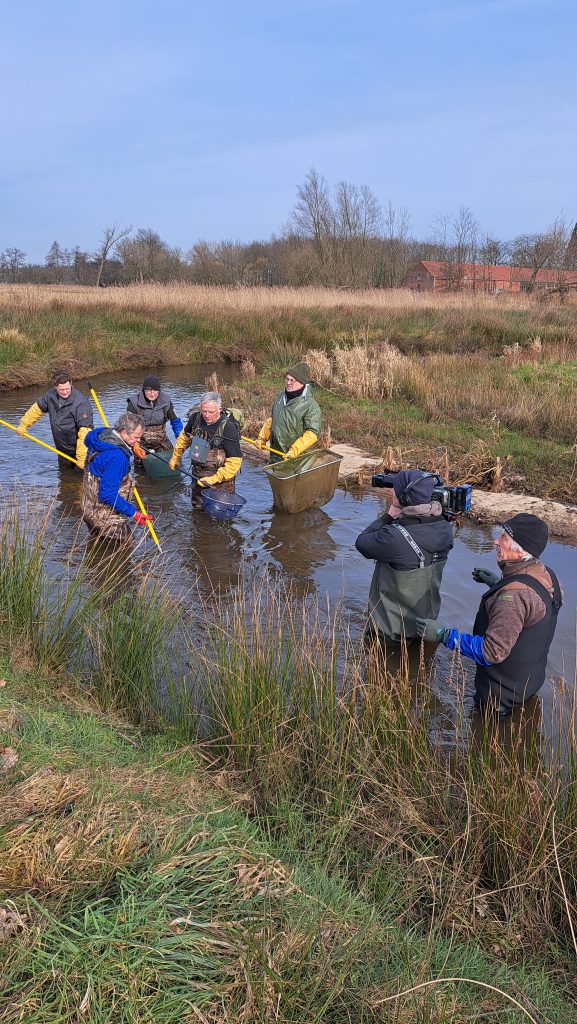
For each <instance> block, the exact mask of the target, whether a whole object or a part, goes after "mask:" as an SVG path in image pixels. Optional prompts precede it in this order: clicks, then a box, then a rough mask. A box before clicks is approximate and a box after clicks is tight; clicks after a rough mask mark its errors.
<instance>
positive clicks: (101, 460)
mask: <svg viewBox="0 0 577 1024" xmlns="http://www.w3.org/2000/svg"><path fill="white" fill-rule="evenodd" d="M143 432H144V420H143V419H142V416H137V415H136V414H134V413H130V412H127V413H124V415H123V416H120V417H119V418H118V419H117V421H116V423H115V424H114V426H113V427H112V428H110V427H99V428H98V430H91V431H90V433H89V434H87V435H86V438H85V443H86V449H87V456H86V466H85V469H84V486H83V493H82V517H83V519H84V522H85V523H86V524H87V526H88V527H89V528H90V529H91V530H93V531H95V532H96V533H99V534H100V535H101V536H102V537H105V538H106V539H107V540H113V541H124V540H126V539H127V537H128V536H129V535H130V527H129V525H128V523H129V521H130V520H131V519H132V520H134V522H136V523H138V524H139V526H144V525H145V524H146V523H147V522H152V516H148V515H144V514H143V513H142V512H139V511H138V509H137V508H136V507H135V506H134V505H133V504H132V502H131V499H132V495H133V492H134V481H133V479H132V476H131V473H130V466H131V458H132V456H133V455H137V456H138V457H139V458H145V456H146V452H145V451H144V449H142V448H141V447H140V445H139V441H140V439H141V437H142V434H143Z"/></svg>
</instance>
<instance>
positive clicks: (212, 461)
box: [191, 448, 235, 504]
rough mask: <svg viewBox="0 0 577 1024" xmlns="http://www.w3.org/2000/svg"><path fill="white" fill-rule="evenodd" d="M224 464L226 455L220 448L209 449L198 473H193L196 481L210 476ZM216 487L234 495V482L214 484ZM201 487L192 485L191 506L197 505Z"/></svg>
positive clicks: (227, 481) (226, 481)
mask: <svg viewBox="0 0 577 1024" xmlns="http://www.w3.org/2000/svg"><path fill="white" fill-rule="evenodd" d="M225 462H226V455H225V454H224V451H223V449H222V448H211V449H210V451H209V453H208V458H207V460H206V462H205V464H204V466H203V467H202V469H201V470H200V472H199V473H195V476H196V478H197V480H201V479H202V477H203V476H212V475H213V474H214V473H215V472H216V470H217V469H220V467H221V466H224V464H225ZM215 486H216V487H219V488H221V489H222V490H223V491H231V492H232V493H234V489H235V487H234V480H223V481H222V483H220V484H216V485H215ZM201 491H202V487H199V486H198V484H197V483H196V482H195V483H193V485H192V493H191V498H192V502H193V504H197V503H198V502H199V501H200V492H201Z"/></svg>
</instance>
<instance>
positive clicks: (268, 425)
mask: <svg viewBox="0 0 577 1024" xmlns="http://www.w3.org/2000/svg"><path fill="white" fill-rule="evenodd" d="M271 430H272V416H269V418H268V420H265V421H264V423H263V425H262V427H261V428H260V430H259V432H258V436H257V441H258V447H259V448H260V449H261V451H262V446H263V445H265V444H268V442H269V441H270V432H271Z"/></svg>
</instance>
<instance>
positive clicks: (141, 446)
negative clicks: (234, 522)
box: [17, 362, 562, 715]
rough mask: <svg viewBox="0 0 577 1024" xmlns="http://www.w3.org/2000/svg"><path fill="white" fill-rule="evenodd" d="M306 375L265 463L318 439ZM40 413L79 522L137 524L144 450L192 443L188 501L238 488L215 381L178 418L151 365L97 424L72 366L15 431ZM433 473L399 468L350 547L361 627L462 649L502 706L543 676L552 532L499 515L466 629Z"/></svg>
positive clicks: (270, 434) (482, 689) (230, 429)
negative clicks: (451, 616)
mask: <svg viewBox="0 0 577 1024" xmlns="http://www.w3.org/2000/svg"><path fill="white" fill-rule="evenodd" d="M310 383H311V382H310V371H309V367H308V366H307V364H306V363H304V362H299V363H296V364H295V365H294V366H292V367H290V368H289V369H288V370H287V371H286V374H285V386H284V389H283V390H282V391H281V392H280V393H279V394H278V395H277V396H276V398H275V400H274V403H273V407H272V412H271V416H270V417H269V418H268V419H267V420H265V422H264V423H263V425H262V427H261V429H260V432H259V435H258V439H257V440H256V442H255V443H256V445H257V447H259V448H261V449H263V450H264V449H275V450H276V452H277V454H275V453H274V452H270V458H271V460H273V461H275V460H277V459H280V458H283V456H284V457H286V458H296V457H298V456H299V455H302V454H303V452H305V451H307V449H309V448H310V447H311V446H312V445H314V444H315V443H316V441H317V440H318V438H319V435H320V433H321V410H320V408H319V406H318V404H317V402H316V401H315V399H314V397H313V395H312V393H311V386H310ZM45 413H47V414H48V415H49V417H50V424H51V428H52V434H53V437H54V442H55V445H56V447H57V449H58V450H59V451H60V452H62V454H63V455H65V456H66V457H67V458H68V459H70V458H72V459H73V460H74V461H75V462H76V465H77V467H78V468H79V469H82V470H83V471H84V487H83V504H82V510H83V517H84V520H85V522H86V523H87V525H88V526H89V527H90V529H91V530H92V531H94V532H96V533H98V534H99V535H101V536H103V537H105V538H107V539H110V540H113V541H124V540H125V539H126V538H127V537H128V536H129V534H130V525H129V524H130V522H131V521H133V522H135V523H136V524H138V525H141V526H144V525H146V524H147V523H148V522H151V521H152V520H151V517H150V516H148V515H146V514H145V513H144V512H140V511H139V510H138V509H137V508H136V507H135V505H134V504H133V502H132V496H133V491H134V482H133V475H132V472H131V468H132V462H133V460H135V461H136V462H138V461H140V460H144V459H145V458H146V457H147V455H148V454H149V452H150V451H155V452H161V451H166V452H168V451H171V452H172V454H171V456H170V460H169V466H170V469H172V470H174V471H177V470H178V469H179V467H180V464H181V460H182V456H183V454H184V452H185V451H186V450H187V449H189V448H191V446H193V445H194V446H195V447H194V449H193V454H192V456H191V474H190V475H191V477H192V497H193V502H195V501H196V499H197V497H198V495H199V494H200V492H201V490H202V489H203V488H205V487H219V488H223V489H225V490H229V491H234V489H235V480H236V477H237V476H238V473H239V470H240V468H241V465H242V450H241V445H240V441H241V435H240V424H239V416H238V415H237V413H238V410H234V409H227V408H225V407H224V406H223V404H222V400H221V396H220V394H219V393H218V392H216V391H207V392H206V393H205V394H204V395H202V397H201V398H200V401H199V402H198V404H197V406H195V408H193V409H192V410H191V411H190V412H189V414H188V417H187V419H186V422H184V423H183V421H182V420H181V419H180V417H179V416H178V415H177V413H176V411H175V409H174V405H173V403H172V400H171V398H170V396H169V395H167V394H166V393H165V392H164V391H163V389H162V386H161V383H160V380H159V378H158V377H157V376H155V375H154V374H148V375H147V376H146V377H145V378H144V380H143V382H142V387H141V388H140V390H139V391H137V392H136V393H135V394H133V395H131V396H130V397H129V398H128V399H127V409H126V412H125V413H124V414H123V415H122V416H120V417H119V418H118V419H117V421H116V423H115V424H114V426H113V427H99V428H97V429H96V430H95V429H93V415H92V407H91V404H90V400H89V399H88V398H87V397H86V396H85V395H84V394H83V393H82V392H81V391H79V390H78V389H76V388H75V387H74V386H73V384H72V380H71V378H70V375H69V374H68V373H66V372H58V373H56V374H54V377H53V379H52V386H51V387H50V388H49V389H48V391H47V392H46V393H45V394H44V395H42V397H41V398H39V399H38V401H37V402H35V403H34V404H33V405H32V406H31V407H30V408H29V409H28V410H27V411H26V412H25V413H24V415H23V416H22V418H21V420H20V424H19V426H18V428H17V429H18V431H19V433H26V432H27V430H28V428H29V427H31V426H32V425H33V424H34V423H35V422H36V421H37V420H38V419H39V418H40V417H41V416H42V415H43V414H45ZM168 424H170V428H171V430H172V433H173V435H174V439H175V443H174V447H173V446H172V444H171V442H170V440H169V438H168V434H167V426H168ZM198 452H200V453H201V455H200V457H197V455H198ZM434 476H435V475H434V474H431V473H426V472H424V471H422V470H402V471H400V472H399V473H397V474H396V476H395V478H394V481H393V497H392V501H391V504H390V507H389V509H388V511H387V512H385V514H384V515H381V516H379V518H378V519H377V520H375V522H374V523H371V525H370V526H368V527H367V528H366V529H365V530H364V531H363V532H362V533H361V534H360V535H359V537H358V538H357V541H356V546H357V549H358V551H359V552H360V553H361V554H362V555H364V557H365V558H368V559H371V560H374V561H375V569H374V573H373V580H372V584H371V590H370V595H369V609H368V611H369V630H370V631H372V633H373V634H374V635H376V636H377V637H378V638H379V639H380V640H384V642H385V643H387V644H397V645H398V644H401V643H407V644H408V643H411V642H412V641H413V640H414V639H417V638H423V639H424V640H428V641H432V642H434V643H437V644H438V643H442V644H444V645H445V647H447V648H449V649H454V648H456V647H458V649H459V650H460V652H461V654H462V655H464V656H466V657H468V658H470V659H471V660H472V661H473V662H475V664H476V676H475V700H476V703H477V706H478V707H479V708H483V707H487V706H490V707H491V708H492V709H493V710H494V711H496V712H497V713H498V714H501V715H507V714H509V713H510V712H511V710H512V708H513V707H515V706H516V705H519V704H522V703H524V701H525V700H526V699H527V698H528V697H530V696H532V695H533V694H534V693H536V692H537V691H538V690H539V689H540V687H541V686H542V684H543V681H544V679H545V672H546V663H547V654H548V651H549V647H550V644H551V641H552V639H553V635H554V632H555V627H556V622H557V614H558V611H559V609H560V607H561V604H562V592H561V587H560V584H559V581H558V580H557V577H556V575H555V573H554V572H553V570H552V569H550V568H548V567H546V566H545V565H544V564H543V563H542V562H541V559H540V555H541V553H542V551H543V550H544V548H545V546H546V544H547V540H548V530H547V526H546V524H545V523H544V522H543V521H542V520H541V519H539V518H538V517H537V516H534V515H529V514H525V513H520V514H518V515H516V516H513V517H512V518H510V519H508V520H507V521H506V522H505V523H503V524H501V532H500V534H499V536H498V538H497V540H496V541H495V546H496V550H497V559H498V564H499V569H500V573H499V574H497V573H493V572H492V571H489V570H487V569H484V568H481V567H479V568H475V569H474V570H473V578H474V579H475V580H476V581H477V582H479V583H482V584H484V585H485V586H486V587H487V588H488V589H487V591H486V593H485V594H484V596H483V597H482V599H481V603H480V606H479V611H478V613H477V617H476V619H475V624H474V626H473V632H472V633H471V634H468V633H463V632H462V631H461V630H460V629H457V628H453V627H451V626H448V625H446V624H444V623H442V622H441V621H439V619H438V618H437V616H438V614H439V611H440V607H441V592H440V588H441V579H442V574H443V569H444V567H445V564H446V561H447V558H448V555H449V552H450V550H451V548H452V546H453V533H452V529H451V526H450V524H449V522H448V521H447V518H446V517H445V515H444V514H443V511H442V508H441V506H440V504H439V502H438V501H436V500H435V499H434V494H433V492H434V479H433V478H434ZM435 479H436V478H435Z"/></svg>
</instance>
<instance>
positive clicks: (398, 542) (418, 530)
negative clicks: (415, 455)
mask: <svg viewBox="0 0 577 1024" xmlns="http://www.w3.org/2000/svg"><path fill="white" fill-rule="evenodd" d="M436 481H437V477H436V475H435V474H434V473H424V472H423V471H422V470H420V469H403V470H401V472H400V473H397V474H396V476H395V478H394V481H393V489H394V492H393V498H392V502H391V506H390V508H389V510H388V513H386V514H385V515H384V516H380V517H379V518H378V519H375V521H374V522H373V523H371V525H370V526H367V528H366V530H363V532H362V533H361V534H360V535H359V536H358V537H357V540H356V548H357V551H360V553H361V555H364V556H365V558H374V559H375V571H374V573H373V578H372V580H371V589H370V592H369V632H371V633H373V634H376V635H377V637H378V638H380V639H382V640H384V641H385V642H386V643H389V642H392V643H393V644H397V645H399V644H401V643H402V642H403V641H405V642H406V643H407V644H408V643H411V641H413V640H414V639H415V638H416V637H417V636H418V635H419V634H418V631H417V616H428V615H431V616H432V615H438V614H439V609H440V607H441V579H442V576H443V569H444V568H445V565H446V563H447V558H448V555H449V552H450V550H451V548H452V547H453V528H452V526H451V524H450V523H449V522H448V521H447V519H445V517H444V516H443V514H442V509H441V505H440V503H439V502H438V501H433V500H432V497H433V489H434V487H435V483H436ZM435 609H436V610H435Z"/></svg>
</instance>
